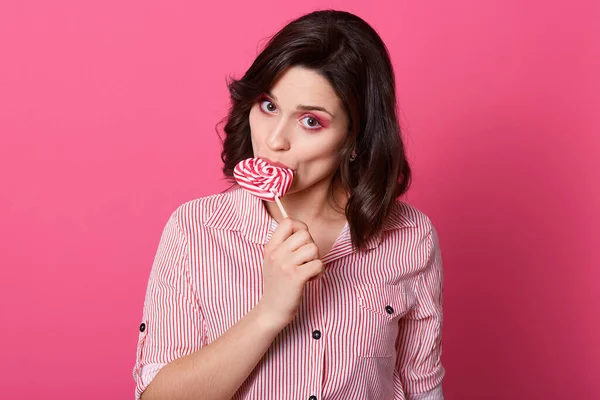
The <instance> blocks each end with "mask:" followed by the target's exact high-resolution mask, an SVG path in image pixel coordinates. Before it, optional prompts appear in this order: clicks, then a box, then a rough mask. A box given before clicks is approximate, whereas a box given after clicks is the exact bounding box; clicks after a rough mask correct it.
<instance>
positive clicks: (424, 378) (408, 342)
mask: <svg viewBox="0 0 600 400" xmlns="http://www.w3.org/2000/svg"><path fill="white" fill-rule="evenodd" d="M418 252H419V253H420V254H419V256H421V255H423V257H422V258H423V259H424V260H425V267H424V269H423V270H422V271H421V272H420V274H419V275H418V276H417V278H416V284H415V292H416V305H415V307H414V308H413V309H412V310H411V311H410V312H409V313H408V314H407V315H405V316H404V318H402V320H401V321H400V331H399V334H398V340H397V344H396V348H397V350H398V358H397V361H396V368H397V369H398V371H399V373H400V376H401V380H402V384H403V386H404V390H405V393H406V396H407V399H408V400H425V399H427V400H443V398H444V396H443V394H442V388H441V382H442V379H443V378H444V375H445V370H444V367H443V366H442V364H441V361H440V357H441V354H442V305H443V302H442V291H443V271H442V257H441V252H440V248H439V242H438V236H437V232H436V230H435V228H434V227H433V225H430V229H428V233H427V236H426V238H425V239H424V240H423V241H422V243H421V245H420V246H419V249H418Z"/></svg>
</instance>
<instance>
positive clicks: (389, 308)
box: [385, 306, 394, 314]
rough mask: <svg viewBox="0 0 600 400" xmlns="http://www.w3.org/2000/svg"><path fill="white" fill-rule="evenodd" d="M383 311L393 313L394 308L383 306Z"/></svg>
mask: <svg viewBox="0 0 600 400" xmlns="http://www.w3.org/2000/svg"><path fill="white" fill-rule="evenodd" d="M385 312H386V313H388V314H393V313H394V309H393V308H392V307H391V306H386V307H385Z"/></svg>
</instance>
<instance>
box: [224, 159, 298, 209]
mask: <svg viewBox="0 0 600 400" xmlns="http://www.w3.org/2000/svg"><path fill="white" fill-rule="evenodd" d="M233 177H234V178H235V180H236V181H237V183H238V184H239V185H240V186H241V187H243V188H244V189H246V190H248V191H249V192H250V193H251V194H253V195H254V196H256V197H258V198H260V199H263V200H267V201H275V202H276V203H277V206H278V207H279V210H280V211H281V214H282V215H283V217H284V218H287V217H288V216H287V213H286V212H285V209H284V208H283V205H282V204H281V201H279V198H280V197H282V196H284V195H285V193H286V192H287V191H288V190H289V189H290V187H291V186H292V180H293V178H294V171H293V170H291V169H289V168H282V167H278V166H275V165H271V164H269V163H268V162H266V161H265V160H263V159H261V158H247V159H245V160H242V161H240V162H239V163H238V164H237V165H236V166H235V168H234V169H233Z"/></svg>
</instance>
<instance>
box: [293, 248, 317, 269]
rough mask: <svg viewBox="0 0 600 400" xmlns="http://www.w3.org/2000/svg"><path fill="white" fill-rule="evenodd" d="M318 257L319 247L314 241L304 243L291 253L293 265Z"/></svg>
mask: <svg viewBox="0 0 600 400" xmlns="http://www.w3.org/2000/svg"><path fill="white" fill-rule="evenodd" d="M318 258H319V248H318V247H317V245H316V244H314V243H309V244H305V245H304V246H302V247H300V248H299V249H298V250H296V251H295V252H294V253H293V260H292V261H293V263H294V265H302V264H304V263H307V262H310V261H313V260H317V259H318Z"/></svg>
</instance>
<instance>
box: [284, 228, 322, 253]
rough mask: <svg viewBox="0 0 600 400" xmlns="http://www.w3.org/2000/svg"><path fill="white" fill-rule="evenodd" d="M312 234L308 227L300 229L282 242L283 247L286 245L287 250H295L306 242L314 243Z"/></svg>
mask: <svg viewBox="0 0 600 400" xmlns="http://www.w3.org/2000/svg"><path fill="white" fill-rule="evenodd" d="M314 242H315V241H314V240H313V238H312V236H311V235H310V233H309V232H308V230H307V229H300V230H299V231H297V232H295V233H294V234H293V235H292V236H290V237H288V238H287V239H285V241H284V242H283V244H282V247H285V249H286V250H287V251H290V252H293V251H296V250H298V249H299V248H300V247H302V246H304V245H305V244H309V243H314Z"/></svg>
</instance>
